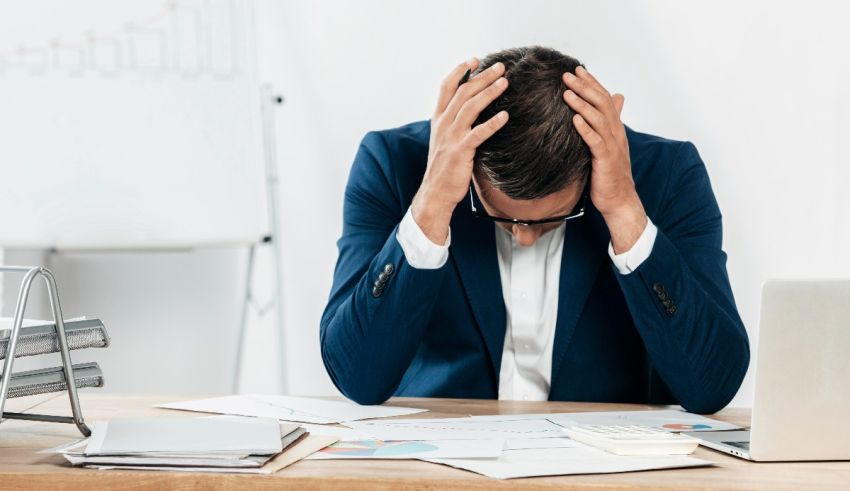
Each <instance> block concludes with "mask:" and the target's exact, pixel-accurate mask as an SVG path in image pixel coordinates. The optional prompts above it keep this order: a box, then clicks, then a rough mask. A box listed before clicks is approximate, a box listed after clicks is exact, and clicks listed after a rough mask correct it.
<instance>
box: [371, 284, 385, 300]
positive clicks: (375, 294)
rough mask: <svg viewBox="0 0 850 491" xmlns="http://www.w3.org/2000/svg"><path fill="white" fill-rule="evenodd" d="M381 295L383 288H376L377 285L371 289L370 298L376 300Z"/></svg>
mask: <svg viewBox="0 0 850 491" xmlns="http://www.w3.org/2000/svg"><path fill="white" fill-rule="evenodd" d="M383 293H384V289H383V288H380V287H378V285H375V286H373V287H372V296H373V297H375V298H378V297H380V296H381V295H382V294H383Z"/></svg>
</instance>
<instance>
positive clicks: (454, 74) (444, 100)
mask: <svg viewBox="0 0 850 491" xmlns="http://www.w3.org/2000/svg"><path fill="white" fill-rule="evenodd" d="M476 68H478V58H470V59H469V60H467V61H465V62H463V63H461V64H460V65H458V66H456V67H454V69H453V70H452V71H451V73H449V74H448V76H447V77H446V78H444V79H443V82H442V83H441V84H440V95H439V97H438V98H437V108H436V110H435V111H434V116H439V115H440V114H442V113H443V111H445V110H446V106H448V105H449V101H451V100H452V97H454V95H455V92H457V89H458V81H459V80H460V78H461V77H462V76H463V74H464V72H466V71H467V70H475V69H476Z"/></svg>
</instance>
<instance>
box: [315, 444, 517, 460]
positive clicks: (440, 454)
mask: <svg viewBox="0 0 850 491" xmlns="http://www.w3.org/2000/svg"><path fill="white" fill-rule="evenodd" d="M504 446H505V441H504V440H442V441H405V442H385V441H383V440H359V441H349V442H337V443H335V444H333V445H331V446H329V447H326V448H323V449H322V450H320V451H318V452H316V453H314V454H313V455H311V456H309V457H307V459H308V460H329V459H420V460H421V459H428V458H433V459H436V458H496V457H498V456H500V455H501V454H502V448H503V447H504Z"/></svg>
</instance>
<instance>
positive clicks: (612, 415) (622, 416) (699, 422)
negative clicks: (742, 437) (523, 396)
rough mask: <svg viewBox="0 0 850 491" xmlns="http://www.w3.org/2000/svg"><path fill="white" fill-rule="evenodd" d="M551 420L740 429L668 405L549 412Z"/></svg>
mask: <svg viewBox="0 0 850 491" xmlns="http://www.w3.org/2000/svg"><path fill="white" fill-rule="evenodd" d="M548 419H549V421H552V422H553V423H556V424H559V425H561V426H568V425H576V424H581V425H643V426H653V427H655V428H661V429H663V430H667V431H673V432H679V431H718V430H739V429H741V427H740V426H736V425H733V424H731V423H726V422H723V421H718V420H716V419H711V418H706V417H705V416H700V415H699V414H692V413H687V412H685V411H677V410H675V409H665V410H660V411H608V412H589V413H561V414H558V415H550V416H549V418H548Z"/></svg>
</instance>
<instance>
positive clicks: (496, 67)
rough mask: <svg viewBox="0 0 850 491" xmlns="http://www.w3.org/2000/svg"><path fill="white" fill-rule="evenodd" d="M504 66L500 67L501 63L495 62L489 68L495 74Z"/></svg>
mask: <svg viewBox="0 0 850 491" xmlns="http://www.w3.org/2000/svg"><path fill="white" fill-rule="evenodd" d="M504 66H505V65H502V62H501V61H499V62H496V63H495V64H494V65H493V66H492V67H490V69H491V70H493V71H494V72H496V71H499V70H500V69H502V68H504Z"/></svg>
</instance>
